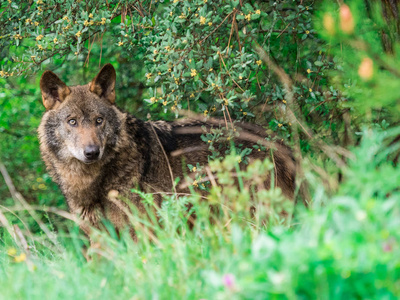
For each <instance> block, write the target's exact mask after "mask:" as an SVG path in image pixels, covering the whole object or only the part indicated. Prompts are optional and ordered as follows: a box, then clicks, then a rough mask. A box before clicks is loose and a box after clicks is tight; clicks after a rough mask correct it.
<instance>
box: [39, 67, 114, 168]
mask: <svg viewBox="0 0 400 300" xmlns="http://www.w3.org/2000/svg"><path fill="white" fill-rule="evenodd" d="M115 80H116V74H115V70H114V67H113V66H112V65H111V64H107V65H105V66H104V67H103V68H102V69H101V71H100V72H99V73H98V74H97V76H96V77H95V78H94V79H93V80H92V81H91V82H90V83H88V84H86V85H81V86H67V85H66V84H65V83H64V82H62V81H61V80H60V79H59V78H58V77H57V75H55V74H54V73H53V72H51V71H46V72H44V73H43V75H42V77H41V79H40V89H41V91H42V98H43V105H44V106H45V108H46V110H47V111H46V114H45V115H44V116H43V120H42V123H41V127H40V128H39V133H40V138H41V142H42V143H46V145H47V146H48V149H49V150H50V151H52V152H54V154H56V156H57V157H59V158H60V159H63V160H68V159H71V158H76V159H78V160H80V161H81V162H83V163H86V164H90V163H94V162H96V161H99V160H101V159H102V157H103V155H104V152H105V151H107V147H112V146H115V144H116V142H117V135H118V131H119V128H120V125H121V124H120V123H121V121H120V119H121V118H119V117H118V114H119V113H120V112H119V111H118V110H117V109H116V108H115V106H114V102H115V90H114V88H115Z"/></svg>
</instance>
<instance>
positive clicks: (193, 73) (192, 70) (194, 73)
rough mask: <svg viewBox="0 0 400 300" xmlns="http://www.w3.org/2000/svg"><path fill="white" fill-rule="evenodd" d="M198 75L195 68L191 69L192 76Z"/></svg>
mask: <svg viewBox="0 0 400 300" xmlns="http://www.w3.org/2000/svg"><path fill="white" fill-rule="evenodd" d="M196 75H197V71H196V70H195V69H191V71H190V76H192V77H194V76H196Z"/></svg>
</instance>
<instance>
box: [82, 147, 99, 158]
mask: <svg viewBox="0 0 400 300" xmlns="http://www.w3.org/2000/svg"><path fill="white" fill-rule="evenodd" d="M84 154H85V157H86V158H87V159H89V160H95V159H98V158H99V155H100V147H99V146H95V145H89V146H87V147H86V148H85V151H84Z"/></svg>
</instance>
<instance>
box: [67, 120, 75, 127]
mask: <svg viewBox="0 0 400 300" xmlns="http://www.w3.org/2000/svg"><path fill="white" fill-rule="evenodd" d="M68 124H69V125H71V126H75V125H76V120H75V119H70V120H69V121H68Z"/></svg>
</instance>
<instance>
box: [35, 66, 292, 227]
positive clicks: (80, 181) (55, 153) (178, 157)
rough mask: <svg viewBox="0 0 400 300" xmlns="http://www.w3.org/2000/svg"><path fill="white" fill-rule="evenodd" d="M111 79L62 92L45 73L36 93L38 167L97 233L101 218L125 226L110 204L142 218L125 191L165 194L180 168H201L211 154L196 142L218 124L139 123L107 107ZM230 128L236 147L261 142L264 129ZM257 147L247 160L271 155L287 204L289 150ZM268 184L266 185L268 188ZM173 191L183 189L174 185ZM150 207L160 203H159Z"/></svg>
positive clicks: (106, 73)
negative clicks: (39, 105) (41, 110)
mask: <svg viewBox="0 0 400 300" xmlns="http://www.w3.org/2000/svg"><path fill="white" fill-rule="evenodd" d="M115 80H116V75H115V70H114V68H113V67H112V65H110V64H107V65H106V66H104V67H103V69H102V70H101V71H100V72H99V74H98V75H97V76H96V77H95V79H93V81H92V82H91V83H89V84H87V85H83V86H71V87H67V86H66V84H65V83H64V82H62V81H61V80H60V79H59V78H58V77H57V76H56V75H55V74H54V73H52V72H50V71H47V72H45V73H44V74H43V75H42V78H41V82H40V88H41V90H42V97H43V104H44V106H45V107H46V113H45V114H44V116H43V118H42V122H41V124H40V127H39V129H38V132H39V138H40V150H41V153H42V157H43V160H44V162H45V163H46V166H47V168H48V170H49V173H50V175H51V176H52V177H53V179H54V181H55V182H56V183H57V184H58V185H59V186H60V188H61V190H62V192H63V194H64V195H65V197H66V200H67V202H68V205H69V207H70V210H71V211H72V212H73V213H77V214H80V215H81V218H82V219H83V220H85V221H88V222H89V223H90V225H92V226H94V227H98V228H99V226H100V223H99V221H100V219H101V218H104V217H105V218H107V219H108V220H110V221H111V222H112V223H113V224H114V226H115V227H116V229H117V230H119V229H121V228H122V227H124V226H126V224H127V222H128V220H127V216H126V214H125V213H124V212H123V210H124V208H125V207H120V206H118V205H116V204H115V202H113V201H112V199H111V198H112V197H115V195H116V194H118V195H120V196H124V197H126V198H128V199H130V201H131V202H132V203H133V204H134V205H135V206H136V207H137V208H138V209H139V210H140V211H144V206H143V204H142V203H141V201H140V199H139V197H138V196H137V195H135V194H133V193H132V192H131V189H132V188H139V189H141V190H142V191H145V192H157V193H158V192H172V191H173V185H172V181H173V179H175V178H176V177H179V178H181V179H183V177H184V175H185V174H186V173H187V172H188V168H187V166H186V165H187V164H192V165H196V163H200V164H201V165H206V164H207V163H208V156H209V154H210V151H209V150H208V147H207V145H206V143H204V142H203V141H202V140H201V138H200V136H201V135H202V134H204V130H210V128H212V127H218V126H220V124H218V123H219V121H212V120H210V121H208V122H201V121H176V122H170V123H168V122H164V121H156V122H143V121H141V120H138V119H136V118H134V117H133V116H131V115H129V114H127V113H125V112H122V111H121V110H119V109H118V108H117V107H116V106H115V105H114V102H115ZM237 128H238V132H239V136H238V138H237V141H238V142H240V143H242V144H243V145H244V147H247V146H248V147H252V145H254V144H255V143H256V142H257V141H258V140H259V139H262V138H260V136H261V137H265V133H264V129H263V128H261V127H258V126H254V125H250V124H241V125H240V126H239V127H237ZM263 143H264V145H265V146H266V148H267V150H266V151H253V152H252V153H251V154H250V158H251V159H264V158H265V157H266V156H270V149H271V148H273V149H275V151H274V152H273V156H272V160H273V162H274V165H275V174H274V176H275V178H276V184H277V186H279V187H280V188H281V189H282V191H283V193H284V194H285V195H286V196H287V197H288V198H293V196H294V179H295V164H294V160H293V158H292V154H291V151H290V149H289V148H287V147H286V146H285V145H283V144H280V143H272V142H268V141H266V140H263ZM221 152H222V153H223V151H221ZM171 172H172V176H173V178H171ZM269 184H270V182H266V186H267V187H269ZM180 186H182V185H180ZM178 192H189V190H188V189H187V187H183V188H182V189H181V190H179V186H178ZM156 200H157V202H158V204H161V201H162V198H161V196H159V197H158V198H156Z"/></svg>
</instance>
